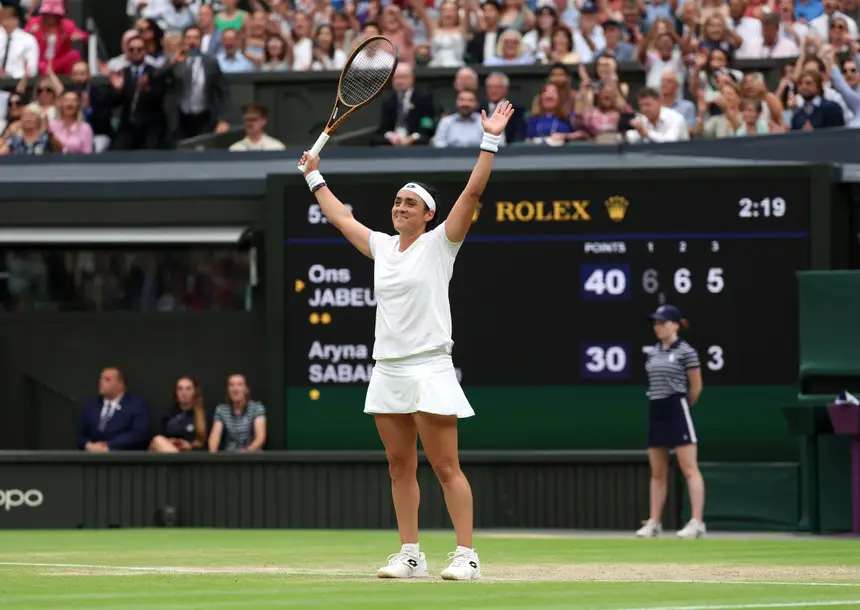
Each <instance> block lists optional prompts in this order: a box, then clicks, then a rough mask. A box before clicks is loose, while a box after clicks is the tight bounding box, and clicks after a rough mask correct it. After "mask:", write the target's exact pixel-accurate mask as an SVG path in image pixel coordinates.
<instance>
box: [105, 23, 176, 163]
mask: <svg viewBox="0 0 860 610" xmlns="http://www.w3.org/2000/svg"><path fill="white" fill-rule="evenodd" d="M128 54H129V57H130V58H131V59H130V62H129V65H128V66H126V67H125V68H123V69H122V71H121V72H114V73H113V74H111V75H110V83H111V86H112V87H113V95H112V101H113V105H114V106H119V107H120V115H119V127H118V128H117V132H116V137H115V138H114V139H113V142H112V143H111V149H113V150H143V149H153V148H158V147H159V144H160V142H161V140H162V137H163V134H164V128H163V126H164V111H163V108H162V104H163V99H164V90H163V88H162V86H161V83H160V82H159V81H158V79H157V78H155V74H156V69H155V68H154V67H152V66H151V65H149V64H147V63H146V62H145V61H144V59H145V58H146V50H145V46H144V42H143V39H142V38H137V37H136V38H132V39H130V40H129V41H128Z"/></svg>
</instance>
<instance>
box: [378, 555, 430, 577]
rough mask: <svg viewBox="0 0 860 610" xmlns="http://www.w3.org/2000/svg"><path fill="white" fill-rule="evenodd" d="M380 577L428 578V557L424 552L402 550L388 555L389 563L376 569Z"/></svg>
mask: <svg viewBox="0 0 860 610" xmlns="http://www.w3.org/2000/svg"><path fill="white" fill-rule="evenodd" d="M376 575H377V576H378V577H379V578H427V577H428V576H429V573H428V571H427V559H426V558H425V557H424V553H418V554H417V555H416V554H413V553H406V552H404V551H400V552H399V553H394V554H393V555H389V556H388V565H387V566H385V567H384V568H379V569H378V570H377V571H376Z"/></svg>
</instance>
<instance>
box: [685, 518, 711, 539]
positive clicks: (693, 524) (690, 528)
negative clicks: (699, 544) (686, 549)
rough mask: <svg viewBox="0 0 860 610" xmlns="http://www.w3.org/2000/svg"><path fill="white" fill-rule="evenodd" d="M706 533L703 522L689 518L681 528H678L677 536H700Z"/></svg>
mask: <svg viewBox="0 0 860 610" xmlns="http://www.w3.org/2000/svg"><path fill="white" fill-rule="evenodd" d="M705 533H706V530H705V524H704V523H699V522H698V521H696V520H695V519H690V521H689V522H688V523H687V525H685V526H684V528H683V529H681V530H678V538H701V537H702V536H704V535H705Z"/></svg>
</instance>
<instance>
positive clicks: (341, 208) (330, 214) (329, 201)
mask: <svg viewBox="0 0 860 610" xmlns="http://www.w3.org/2000/svg"><path fill="white" fill-rule="evenodd" d="M299 165H301V166H303V167H304V168H305V172H304V173H305V179H306V180H307V181H308V186H309V187H310V189H311V192H312V193H313V194H314V196H315V197H316V198H317V202H318V203H319V204H320V209H322V212H323V214H325V217H326V218H327V219H328V221H329V222H330V223H331V224H333V225H334V226H335V228H336V229H337V230H338V231H340V232H341V233H343V236H344V237H346V238H347V239H348V240H349V243H351V244H352V245H353V246H355V247H356V248H357V249H358V251H359V252H361V253H362V254H364V255H365V256H366V257H367V258H373V255H372V254H371V252H370V229H368V228H367V227H365V226H364V225H363V224H361V223H360V222H358V221H357V220H356V219H355V216H353V215H352V212H350V211H349V208H347V207H346V206H345V205H343V203H341V201H340V199H338V198H337V197H335V196H334V193H332V192H331V190H330V189H329V188H328V186H326V183H325V180H324V179H323V177H322V174H320V173H319V166H320V159H319V157H311V156H310V155H308V152H307V151H305V154H303V155H302V160H301V161H300V162H299ZM487 173H488V174H489V171H488V172H487ZM485 182H486V181H485Z"/></svg>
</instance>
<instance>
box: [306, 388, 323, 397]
mask: <svg viewBox="0 0 860 610" xmlns="http://www.w3.org/2000/svg"><path fill="white" fill-rule="evenodd" d="M308 394H309V395H310V397H311V400H319V397H320V391H319V390H317V389H316V388H314V389H313V390H311V391H310V392H308Z"/></svg>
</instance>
